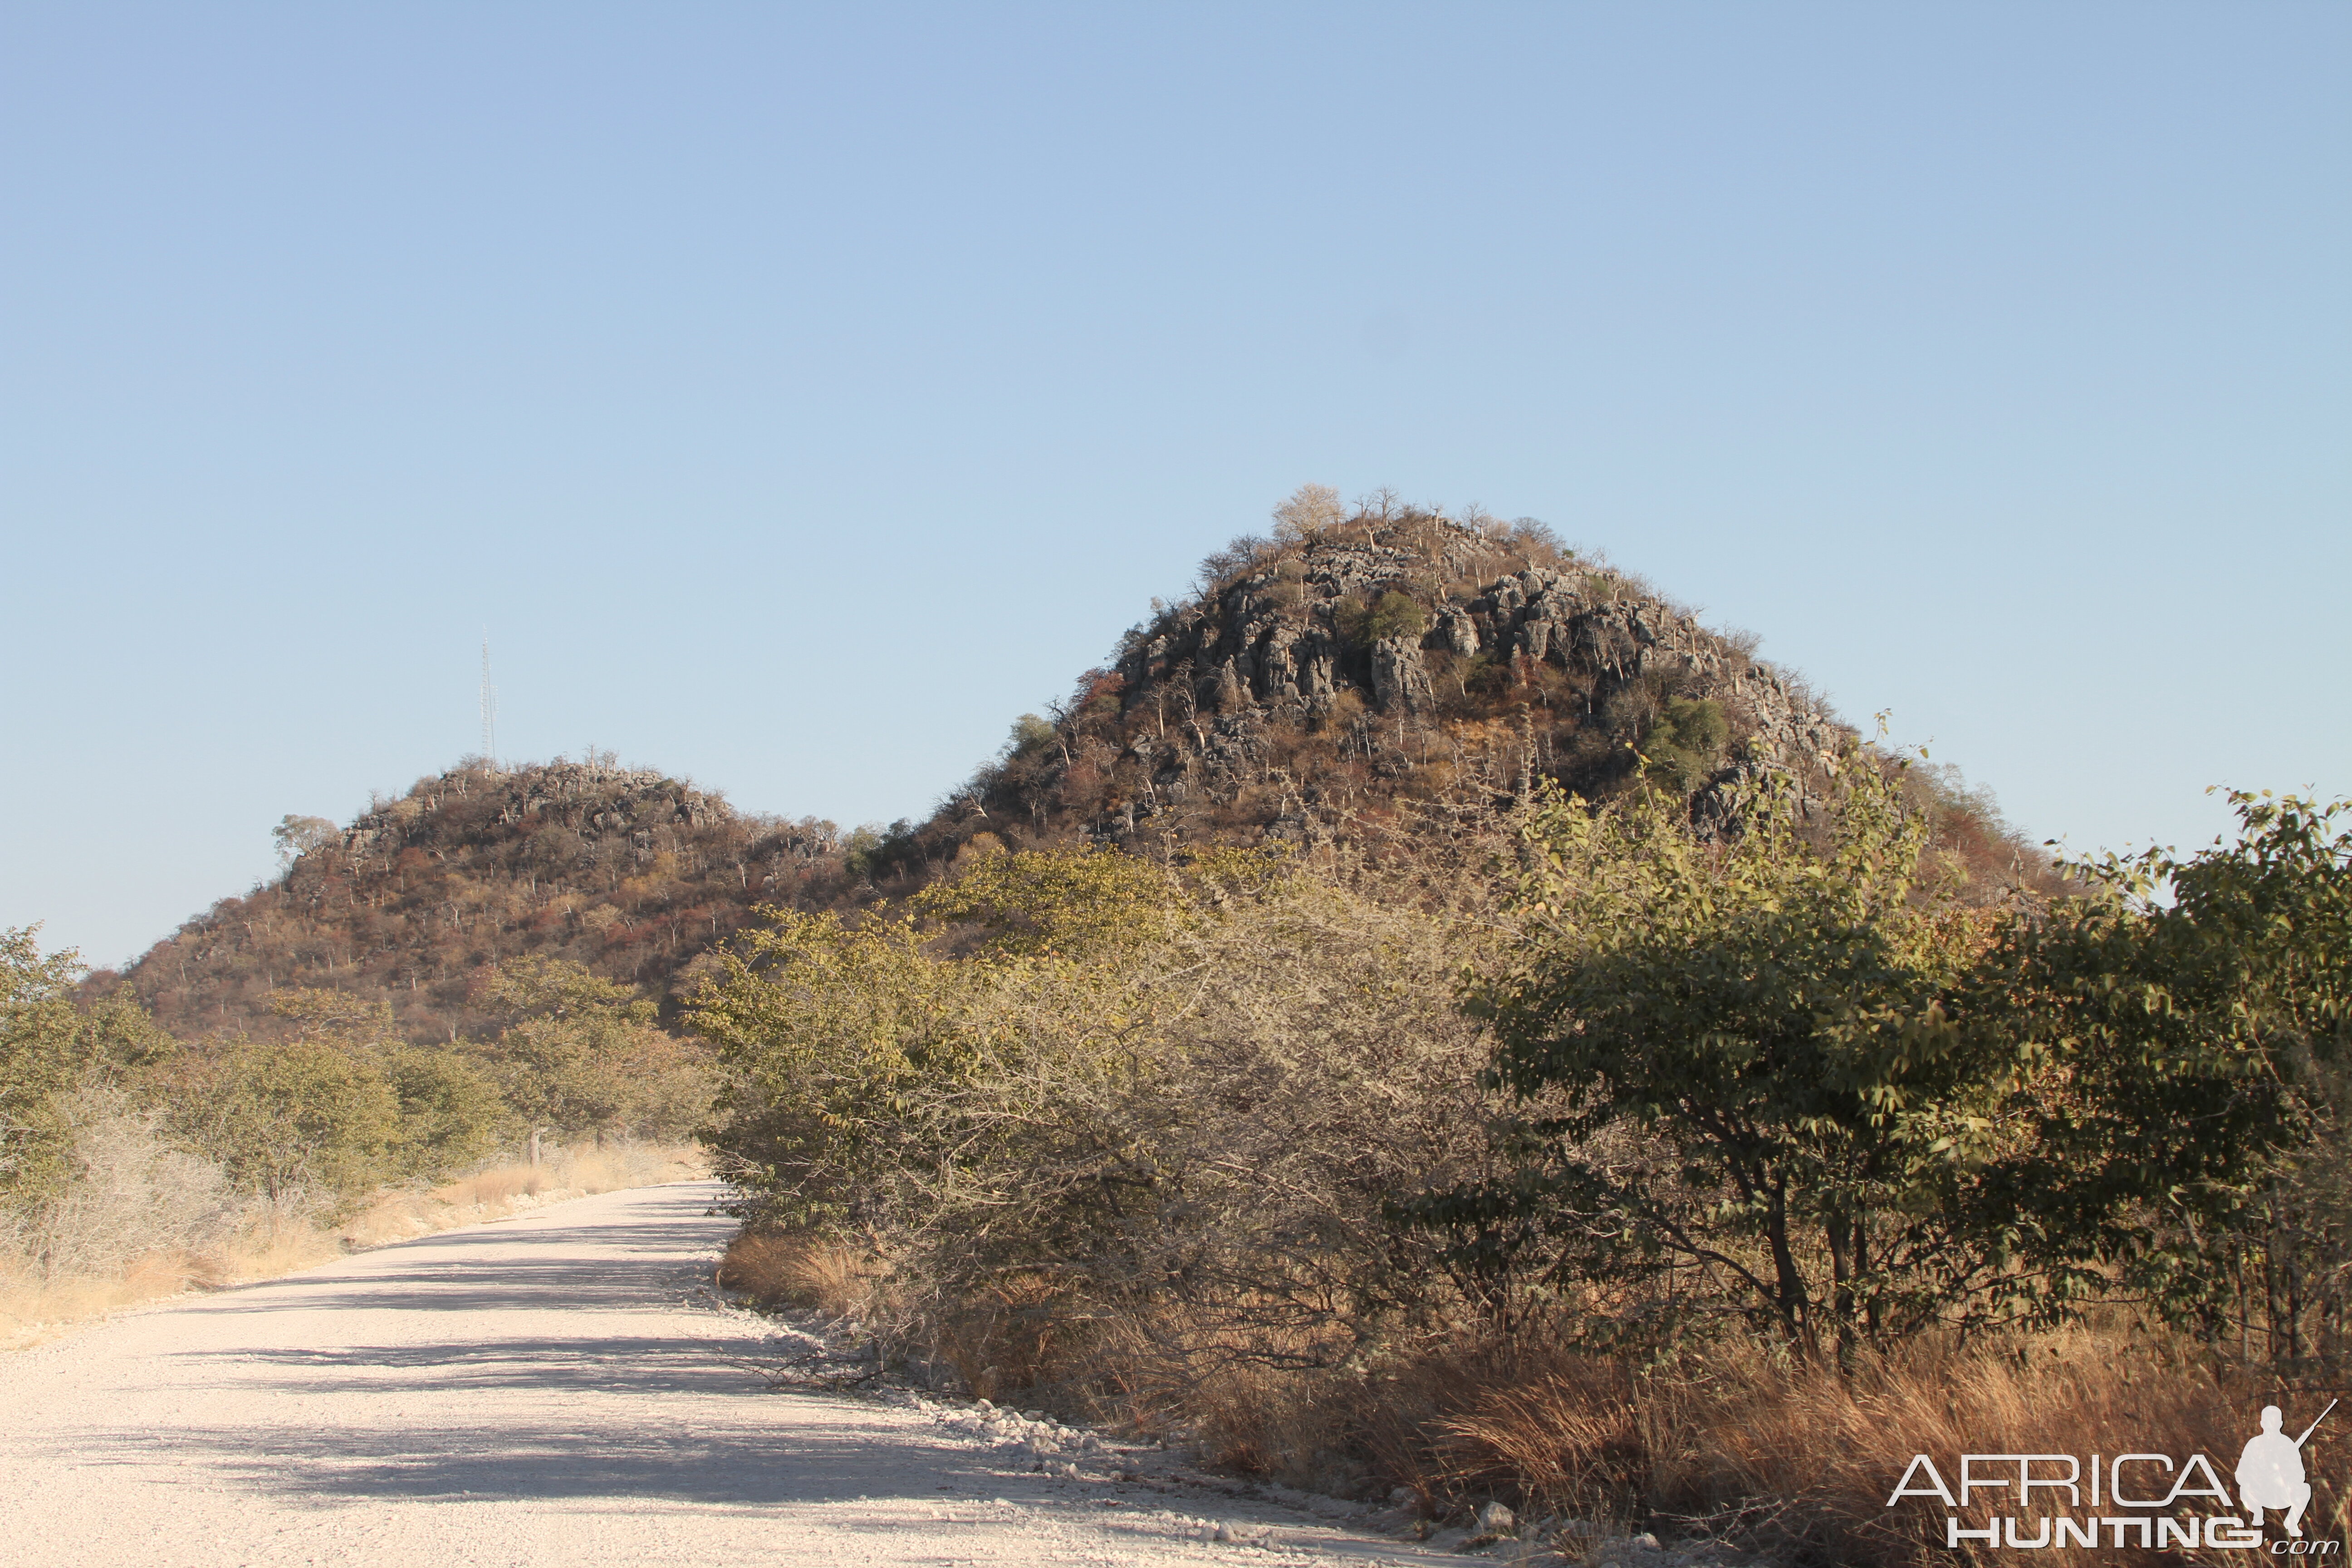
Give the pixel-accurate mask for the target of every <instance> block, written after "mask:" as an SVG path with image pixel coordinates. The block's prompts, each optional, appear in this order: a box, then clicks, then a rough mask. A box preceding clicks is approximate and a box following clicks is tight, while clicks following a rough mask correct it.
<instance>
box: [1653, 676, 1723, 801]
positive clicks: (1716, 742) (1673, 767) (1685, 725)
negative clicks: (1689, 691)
mask: <svg viewBox="0 0 2352 1568" xmlns="http://www.w3.org/2000/svg"><path fill="white" fill-rule="evenodd" d="M1730 742H1731V721H1730V720H1729V719H1727V718H1726V717H1725V716H1724V712H1723V704H1721V703H1719V702H1717V701H1716V700H1714V699H1713V698H1711V697H1706V698H1693V697H1675V698H1669V699H1668V700H1667V701H1666V705H1665V708H1664V711H1663V712H1661V713H1660V714H1659V716H1658V721H1657V723H1656V724H1654V725H1653V726H1652V727H1651V730H1650V732H1649V733H1648V734H1647V735H1645V736H1643V739H1642V755H1643V761H1644V762H1646V763H1648V764H1649V771H1650V773H1651V774H1652V776H1654V777H1655V778H1657V779H1658V780H1660V781H1661V782H1662V783H1664V784H1665V785H1666V786H1667V787H1668V788H1670V789H1674V790H1679V791H1681V792H1682V793H1684V794H1685V795H1687V794H1688V793H1689V792H1690V791H1692V790H1694V789H1696V788H1697V787H1698V786H1699V785H1700V784H1704V783H1705V782H1706V778H1707V775H1708V774H1710V773H1714V772H1715V771H1716V769H1717V768H1718V767H1721V766H1722V765H1723V755H1724V751H1725V748H1726V747H1727V746H1728V745H1729V744H1730Z"/></svg>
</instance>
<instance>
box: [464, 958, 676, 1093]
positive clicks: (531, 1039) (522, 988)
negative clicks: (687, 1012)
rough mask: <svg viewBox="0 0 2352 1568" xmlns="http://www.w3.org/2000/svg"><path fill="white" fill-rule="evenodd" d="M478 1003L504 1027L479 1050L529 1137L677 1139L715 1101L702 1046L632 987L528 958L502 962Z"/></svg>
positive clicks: (553, 962)
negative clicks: (668, 1025)
mask: <svg viewBox="0 0 2352 1568" xmlns="http://www.w3.org/2000/svg"><path fill="white" fill-rule="evenodd" d="M479 1001H480V1005H482V1007H483V1008H484V1010H485V1011H486V1012H488V1014H489V1015H490V1016H493V1017H494V1018H497V1019H498V1020H499V1021H500V1023H502V1024H503V1026H504V1027H503V1028H501V1029H500V1031H499V1035H498V1037H497V1038H496V1039H495V1040H494V1041H492V1042H491V1043H490V1044H488V1045H487V1046H482V1047H477V1048H476V1050H477V1055H478V1058H479V1060H480V1061H481V1063H482V1066H483V1068H484V1070H485V1071H486V1072H487V1074H488V1078H489V1079H490V1081H491V1082H492V1083H494V1084H495V1085H496V1086H497V1089H498V1093H499V1096H500V1098H501V1099H502V1100H504V1102H505V1104H506V1106H507V1107H508V1108H509V1110H510V1111H511V1112H512V1115H513V1117H514V1118H515V1119H516V1121H517V1122H518V1127H517V1131H518V1132H519V1133H520V1134H521V1135H527V1134H528V1133H529V1132H530V1131H532V1130H539V1131H556V1132H564V1133H572V1134H593V1135H596V1136H600V1137H601V1136H604V1135H608V1134H618V1133H636V1134H639V1135H642V1136H647V1137H659V1138H668V1137H677V1136H681V1135H683V1134H684V1133H685V1132H687V1131H690V1130H691V1129H692V1128H693V1127H694V1126H695V1125H696V1124H697V1123H698V1122H699V1121H700V1120H701V1119H702V1116H703V1114H704V1113H705V1111H706V1110H707V1109H708V1106H709V1079H708V1077H707V1068H706V1064H705V1063H704V1061H703V1059H702V1053H701V1052H700V1051H699V1049H698V1047H695V1046H693V1045H692V1044H689V1043H688V1042H686V1041H682V1040H679V1039H677V1038H676V1037H673V1036H671V1035H670V1034H668V1033H667V1032H666V1031H664V1030H663V1029H661V1028H659V1027H658V1026H656V1024H655V1022H654V1015H655V1009H654V1005H653V1004H652V1003H651V1002H649V1001H647V1000H646V999H645V998H644V997H642V996H640V995H639V994H637V993H636V991H635V989H634V988H632V987H629V986H625V985H618V984H614V983H613V982H611V981H608V980H605V979H603V978H602V977H600V976H598V975H596V974H594V973H591V972H590V971H589V970H587V969H586V968H584V967H583V966H582V965H580V964H577V963H571V962H569V961H567V960H563V959H549V958H527V959H522V960H519V961H517V962H515V963H509V964H505V965H501V966H500V967H499V968H498V969H496V970H494V971H493V972H492V973H491V974H490V976H489V978H488V982H487V983H486V984H484V985H483V986H482V987H481V988H480V991H479Z"/></svg>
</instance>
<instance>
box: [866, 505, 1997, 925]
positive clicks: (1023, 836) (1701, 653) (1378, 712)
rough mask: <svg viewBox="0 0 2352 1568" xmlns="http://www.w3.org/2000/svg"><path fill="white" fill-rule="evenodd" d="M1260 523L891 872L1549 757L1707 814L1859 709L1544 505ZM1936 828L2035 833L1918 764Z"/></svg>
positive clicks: (902, 844) (1287, 832)
mask: <svg viewBox="0 0 2352 1568" xmlns="http://www.w3.org/2000/svg"><path fill="white" fill-rule="evenodd" d="M1276 516H1277V518H1278V519H1279V525H1278V527H1277V531H1276V537H1274V538H1272V539H1257V538H1244V539H1239V540H1236V541H1234V543H1233V544H1232V545H1231V546H1230V547H1228V548H1227V549H1226V550H1225V551H1223V552H1220V553H1219V554H1218V555H1216V556H1213V557H1212V558H1211V560H1210V562H1209V563H1207V565H1206V566H1204V568H1203V570H1202V582H1201V586H1200V588H1199V591H1198V592H1196V593H1195V594H1193V595H1192V596H1190V597H1189V598H1187V599H1185V600H1183V601H1182V602H1181V603H1178V604H1175V605H1155V614H1154V616H1153V617H1152V618H1151V619H1150V621H1149V622H1147V623H1145V624H1143V625H1140V626H1137V627H1135V628H1134V629H1133V630H1131V631H1130V632H1129V634H1128V635H1127V637H1125V638H1124V639H1123V640H1122V642H1121V645H1120V647H1118V650H1117V654H1116V657H1115V658H1114V659H1113V660H1112V661H1111V663H1110V664H1109V665H1108V666H1107V667H1106V668H1099V669H1096V670H1091V671H1088V672H1087V676H1086V677H1085V678H1084V679H1082V680H1081V681H1080V683H1079V685H1078V687H1077V689H1076V691H1075V692H1074V694H1073V695H1072V697H1071V699H1070V700H1068V701H1067V702H1066V704H1063V705H1062V706H1060V707H1059V708H1057V709H1056V710H1055V716H1054V720H1053V721H1052V722H1051V723H1047V722H1045V721H1030V722H1028V723H1027V724H1026V725H1025V726H1024V727H1022V728H1020V729H1017V730H1016V732H1015V734H1014V736H1013V740H1012V742H1010V743H1008V745H1007V747H1006V749H1005V752H1004V753H1003V755H1002V756H1001V757H1000V758H999V759H998V760H997V761H996V762H995V763H992V764H991V765H989V766H986V767H983V768H982V769H981V770H980V771H979V772H978V773H975V774H974V775H973V777H972V778H971V781H970V782H969V783H968V784H966V785H965V786H964V787H962V788H961V789H960V790H958V791H956V792H954V794H953V795H951V796H950V799H949V800H948V801H947V803H946V804H945V805H943V806H942V808H941V809H940V812H939V813H938V814H937V815H935V816H933V817H932V818H931V819H930V820H929V822H926V823H924V824H922V825H920V826H917V827H911V828H908V829H904V830H901V831H900V832H898V834H896V835H894V837H893V838H892V839H891V841H890V842H888V843H887V844H886V845H885V846H884V847H883V849H882V852H881V855H880V856H879V857H878V858H879V860H880V861H881V862H882V864H883V865H884V866H885V867H887V868H893V869H896V870H897V871H898V873H899V874H900V875H901V876H903V877H905V878H907V879H908V880H910V881H913V880H920V879H924V878H927V877H929V876H932V875H936V874H938V873H939V871H940V870H941V869H942V868H944V867H946V866H948V865H950V864H951V863H952V862H953V860H954V859H955V858H956V857H957V856H958V855H959V854H961V853H962V852H964V850H965V847H967V846H969V845H971V844H973V843H975V842H978V843H986V842H990V841H1001V842H1003V843H1006V844H1009V845H1013V846H1015V847H1017V846H1019V845H1021V844H1024V843H1038V842H1057V841H1075V840H1091V841H1095V842H1098V843H1105V844H1116V845H1119V846H1122V847H1129V848H1133V849H1137V850H1141V851H1156V852H1169V851H1175V850H1181V848H1182V847H1185V846H1189V845H1196V844H1202V843H1232V842H1241V843H1257V842H1265V841H1267V840H1285V841H1289V842H1292V843H1295V844H1297V845H1300V846H1302V847H1310V848H1311V847H1325V846H1328V847H1333V848H1335V849H1338V850H1341V851H1344V852H1352V853H1355V854H1358V855H1371V856H1375V857H1395V856H1399V855H1402V856H1408V857H1410V856H1418V855H1423V854H1425V853H1426V852H1427V851H1429V850H1430V849H1431V848H1432V847H1434V846H1436V845H1437V844H1439V843H1441V842H1444V841H1446V840H1449V839H1456V838H1459V837H1462V836H1463V835H1464V834H1465V832H1475V830H1476V829H1477V828H1479V827H1481V826H1486V827H1491V826H1493V825H1494V823H1495V821H1496V813H1497V811H1498V809H1499V808H1501V807H1504V806H1506V805H1508V804H1509V803H1511V802H1512V801H1514V800H1516V799H1518V798H1520V797H1522V796H1523V795H1525V794H1526V793H1527V792H1528V789H1529V787H1530V786H1531V784H1533V783H1534V781H1536V780H1537V779H1538V778H1545V777H1549V778H1551V779H1554V780H1557V781H1559V783H1560V784H1563V785H1564V786H1566V787H1568V788H1570V789H1571V790H1574V791H1576V792H1578V793H1580V794H1582V795H1586V796H1588V797H1598V796H1601V795H1607V794H1610V793H1612V792H1613V791H1615V790H1618V789H1622V788H1624V787H1627V786H1628V785H1630V784H1633V783H1634V782H1635V781H1636V780H1639V779H1643V778H1646V779H1648V780H1650V781H1652V782H1653V783H1654V784H1660V785H1662V786H1664V787H1671V788H1675V789H1677V790H1681V791H1684V792H1685V793H1688V794H1690V795H1692V796H1693V809H1694V812H1695V814H1696V816H1698V817H1699V818H1700V819H1701V820H1702V821H1705V820H1706V819H1708V818H1709V817H1710V816H1719V815H1720V813H1721V812H1722V811H1723V810H1724V809H1725V805H1724V803H1725V801H1726V800H1727V796H1728V795H1729V791H1730V786H1732V785H1734V784H1737V783H1738V782H1739V781H1741V780H1744V779H1752V778H1757V777H1759V776H1762V775H1766V774H1780V775H1785V776H1788V777H1790V778H1791V779H1793V780H1794V781H1795V782H1796V783H1797V784H1798V785H1799V786H1800V787H1801V788H1804V789H1806V790H1807V791H1808V793H1811V792H1812V791H1813V790H1814V789H1815V788H1817V787H1818V786H1819V785H1820V784H1822V783H1823V781H1824V780H1825V778H1826V775H1827V774H1828V773H1829V772H1831V771H1832V770H1833V769H1834V768H1835V767H1836V766H1838V765H1839V763H1838V759H1839V757H1840V756H1841V755H1842V754H1843V752H1846V751H1847V750H1848V749H1850V748H1851V747H1852V746H1853V744H1854V743H1855V742H1856V741H1857V739H1858V737H1857V736H1856V735H1855V732H1854V731H1853V729H1852V728H1851V727H1849V726H1848V725H1846V724H1844V723H1843V722H1842V721H1840V720H1838V719H1837V718H1836V717H1835V716H1834V715H1833V714H1832V713H1831V712H1830V711H1829V710H1828V709H1827V708H1826V706H1825V705H1824V704H1822V702H1821V701H1820V700H1818V699H1816V698H1815V697H1813V696H1812V695H1811V693H1810V692H1809V691H1808V690H1807V689H1806V688H1805V687H1804V685H1803V683H1802V682H1801V681H1800V680H1797V679H1794V678H1792V677H1790V676H1789V675H1788V674H1787V673H1785V672H1783V671H1781V670H1779V669H1777V668H1773V667H1772V666H1770V665H1769V664H1766V663H1764V662H1762V661H1760V660H1759V659H1757V658H1754V657H1753V651H1752V650H1753V642H1752V640H1750V639H1745V638H1742V639H1736V640H1735V639H1733V638H1730V637H1725V636H1723V635H1720V634H1718V633H1716V632H1713V631H1710V630H1708V629H1707V628H1706V627H1704V626H1700V625H1699V624H1698V622H1697V621H1696V618H1695V617H1694V616H1692V614H1691V613H1690V612H1688V611H1687V610H1685V609H1683V608H1681V607H1679V606H1677V605H1675V604H1674V603H1672V602H1671V601H1670V600H1668V599H1666V598H1664V596H1663V595H1659V594H1658V593H1656V592H1655V591H1654V590H1653V589H1651V588H1650V587H1648V586H1647V585H1646V584H1643V583H1642V582H1641V581H1640V580H1639V579H1637V578H1634V577H1633V576H1631V575H1630V574H1625V573H1622V572H1620V571H1617V570H1615V569H1613V568H1612V567H1610V566H1609V565H1608V564H1606V563H1603V562H1599V561H1593V560H1587V559H1584V558H1581V557H1580V556H1578V555H1577V554H1576V553H1575V552H1572V551H1569V550H1567V549H1564V548H1563V547H1561V546H1560V545H1559V542H1557V541H1556V540H1555V539H1554V538H1553V537H1552V536H1551V534H1550V533H1549V531H1547V530H1545V529H1543V528H1542V527H1540V525H1529V524H1525V523H1520V524H1512V525H1505V524H1501V523H1498V522H1496V521H1494V520H1492V519H1488V518H1485V517H1476V516H1474V517H1472V518H1470V519H1467V520H1456V519H1451V518H1448V517H1445V516H1444V515H1442V514H1439V513H1436V512H1433V511H1430V510H1423V509H1418V508H1412V507H1403V506H1398V505H1395V504H1393V503H1391V502H1376V503H1374V504H1373V505H1371V506H1368V507H1363V508H1359V509H1358V510H1355V511H1353V512H1352V513H1343V512H1342V511H1341V510H1339V508H1338V507H1337V505H1336V501H1335V498H1333V497H1331V496H1330V495H1329V493H1328V491H1327V492H1318V491H1317V490H1316V489H1314V487H1309V488H1308V489H1307V490H1304V491H1302V492H1301V493H1300V495H1299V496H1297V497H1294V498H1293V499H1292V500H1291V501H1290V502H1289V503H1287V504H1286V506H1285V507H1284V508H1283V509H1280V510H1278V511H1277V514H1276ZM1919 784H1920V787H1921V792H1922V795H1923V796H1926V797H1927V798H1928V799H1930V800H1931V801H1932V803H1933V805H1935V807H1936V808H1937V812H1938V832H1939V837H1940V838H1941V839H1942V841H1943V844H1944V847H1945V849H1946V851H1947V852H1948V854H1950V855H1951V856H1953V857H1954V858H1957V859H1958V861H1959V862H1960V863H1962V864H1963V865H1965V866H1967V867H1968V868H1970V869H1972V870H1973V871H1975V872H1977V873H1979V875H1980V876H1981V875H1983V874H1985V873H1988V872H1990V873H1993V874H1994V875H1993V876H1992V877H1990V878H1989V879H1988V886H1990V883H1991V882H1992V881H1997V880H1998V879H1999V876H2000V875H2003V874H2011V873H2015V874H2028V873H2027V872H2026V866H2027V864H2028V862H2030V861H2031V860H2032V857H2031V856H2029V855H2027V854H2026V853H2025V852H2024V849H2023V847H2022V846H2021V845H2019V844H2017V843H2015V842H2014V841H2013V840H2012V839H2011V837H2010V836H2009V835H2008V833H2007V830H2006V829H2005V828H2004V827H2003V826H2001V825H2000V821H1999V818H1998V816H1997V814H1996V813H1995V812H1994V811H1993V810H1992V809H1991V807H1990V802H1989V801H1987V800H1985V799H1984V798H1983V797H1981V796H1970V795H1967V794H1966V793H1965V792H1962V791H1960V790H1958V788H1957V787H1956V781H1954V780H1952V779H1950V778H1948V777H1942V778H1939V777H1937V776H1936V775H1933V774H1930V773H1926V772H1924V771H1923V772H1922V773H1921V774H1920V777H1919Z"/></svg>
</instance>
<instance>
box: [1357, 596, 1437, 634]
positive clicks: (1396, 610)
mask: <svg viewBox="0 0 2352 1568" xmlns="http://www.w3.org/2000/svg"><path fill="white" fill-rule="evenodd" d="M1428 629H1429V612H1428V611H1427V610H1425V609H1423V607H1422V605H1421V602H1420V601H1419V600H1417V599H1415V598H1414V597H1413V596H1412V595H1410V594H1405V593H1400V592H1399V591H1397V590H1396V589H1394V588H1391V589H1390V590H1389V591H1388V592H1387V593H1385V594H1382V595H1381V596H1380V597H1379V598H1378V599H1375V600H1374V601H1372V607H1371V609H1370V611H1369V612H1367V613H1366V615H1365V616H1364V628H1363V634H1362V635H1363V640H1364V641H1366V642H1380V641H1382V640H1384V639H1386V638H1389V637H1419V636H1421V634H1422V633H1423V632H1425V631H1427V630H1428Z"/></svg>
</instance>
